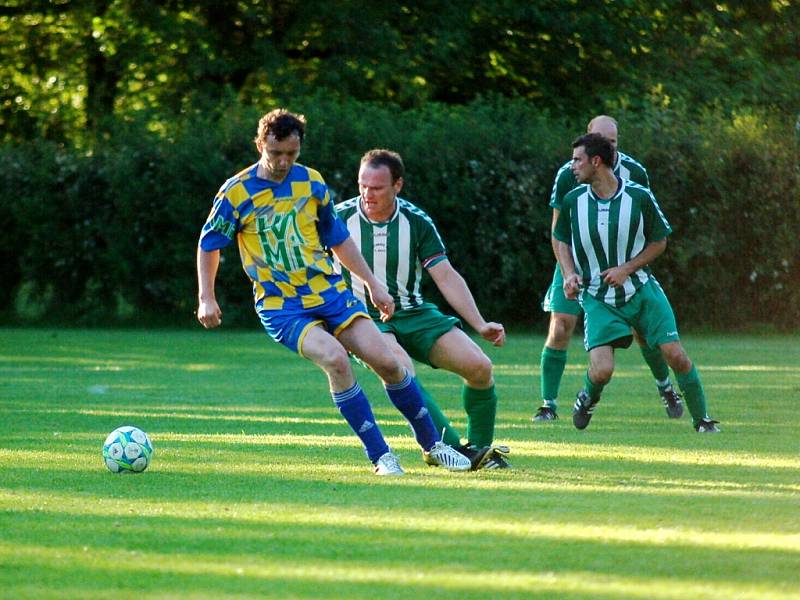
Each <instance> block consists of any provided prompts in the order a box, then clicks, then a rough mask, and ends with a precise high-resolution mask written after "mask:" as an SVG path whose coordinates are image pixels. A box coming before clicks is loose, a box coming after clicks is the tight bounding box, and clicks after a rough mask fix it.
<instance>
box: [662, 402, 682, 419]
mask: <svg viewBox="0 0 800 600" xmlns="http://www.w3.org/2000/svg"><path fill="white" fill-rule="evenodd" d="M664 410H666V411H667V416H668V417H669V418H670V419H680V418H681V417H682V416H683V404H682V403H681V404H678V405H677V406H674V407H672V406H665V407H664Z"/></svg>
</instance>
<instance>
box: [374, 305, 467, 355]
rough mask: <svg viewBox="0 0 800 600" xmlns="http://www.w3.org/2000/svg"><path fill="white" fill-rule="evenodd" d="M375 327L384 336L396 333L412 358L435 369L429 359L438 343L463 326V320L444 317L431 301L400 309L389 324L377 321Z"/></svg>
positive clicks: (396, 336) (398, 340)
mask: <svg viewBox="0 0 800 600" xmlns="http://www.w3.org/2000/svg"><path fill="white" fill-rule="evenodd" d="M375 324H376V325H377V326H378V329H380V330H381V331H382V332H383V333H393V334H394V336H395V338H397V342H398V343H399V344H400V345H401V346H402V347H403V349H404V350H405V351H406V352H408V354H409V356H411V358H413V359H414V360H416V361H419V362H421V363H425V364H426V365H430V366H431V367H434V365H431V363H430V360H429V359H428V357H429V356H430V353H431V348H433V345H434V344H435V343H436V340H438V339H439V338H440V337H442V336H443V335H444V334H445V333H447V332H448V331H450V330H451V329H452V328H453V327H461V321H460V320H459V319H457V318H456V317H451V316H448V315H443V314H442V313H441V312H439V309H438V307H437V306H436V305H435V304H431V303H430V302H425V303H423V304H422V305H421V306H417V307H414V308H406V309H403V310H399V311H397V312H396V313H394V315H393V316H392V318H391V319H389V321H387V322H386V323H384V322H382V321H375ZM434 368H436V367H434Z"/></svg>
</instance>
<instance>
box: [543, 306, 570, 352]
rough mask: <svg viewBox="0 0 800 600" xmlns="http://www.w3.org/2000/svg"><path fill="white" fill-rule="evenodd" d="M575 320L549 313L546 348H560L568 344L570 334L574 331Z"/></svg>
mask: <svg viewBox="0 0 800 600" xmlns="http://www.w3.org/2000/svg"><path fill="white" fill-rule="evenodd" d="M576 323H577V319H576V318H575V317H572V316H568V315H562V314H560V313H551V315H550V328H549V330H548V334H547V342H546V344H547V346H549V347H551V348H562V347H565V346H567V345H568V344H569V340H570V338H571V337H572V333H573V332H574V331H575V325H576Z"/></svg>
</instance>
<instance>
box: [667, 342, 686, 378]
mask: <svg viewBox="0 0 800 600" xmlns="http://www.w3.org/2000/svg"><path fill="white" fill-rule="evenodd" d="M661 356H663V357H664V360H665V361H666V363H667V364H668V365H669V367H670V369H672V370H673V371H675V372H676V373H686V372H688V371H689V370H690V369H691V368H692V361H691V360H689V357H688V356H687V355H686V350H684V349H683V346H682V345H681V344H680V342H673V343H670V344H664V345H662V346H661Z"/></svg>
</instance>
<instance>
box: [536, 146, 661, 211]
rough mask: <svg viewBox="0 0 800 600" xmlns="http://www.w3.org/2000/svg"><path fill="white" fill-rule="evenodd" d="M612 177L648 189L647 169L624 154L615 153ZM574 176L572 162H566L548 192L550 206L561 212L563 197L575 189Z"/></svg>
mask: <svg viewBox="0 0 800 600" xmlns="http://www.w3.org/2000/svg"><path fill="white" fill-rule="evenodd" d="M614 175H617V176H618V177H621V178H622V179H627V180H628V181H633V182H635V183H638V184H639V185H643V186H644V187H646V188H648V189H649V188H650V178H649V177H648V176H647V169H645V168H644V165H643V164H642V163H640V162H639V161H637V160H636V159H635V158H633V157H631V156H628V155H627V154H625V153H624V152H619V151H617V162H616V163H615V164H614ZM577 185H578V183H577V182H576V181H575V175H573V174H572V161H571V160H568V161H567V162H565V163H564V164H563V165H562V166H561V168H560V169H559V170H558V173H556V180H555V181H554V182H553V191H552V192H550V206H551V207H552V208H557V209H559V210H561V204H562V203H563V202H564V196H566V195H567V194H568V193H569V192H570V191H572V190H574V189H575V188H576V187H577Z"/></svg>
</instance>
